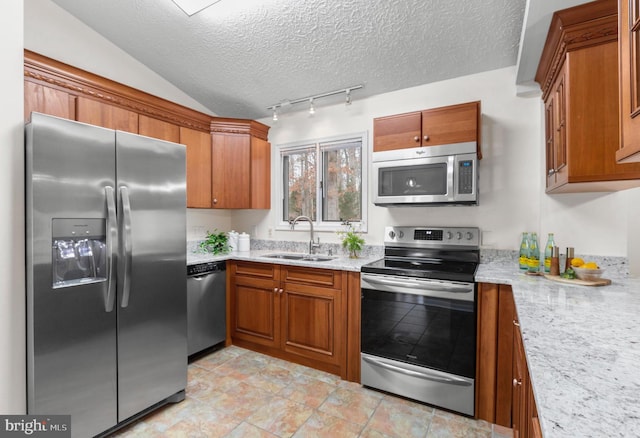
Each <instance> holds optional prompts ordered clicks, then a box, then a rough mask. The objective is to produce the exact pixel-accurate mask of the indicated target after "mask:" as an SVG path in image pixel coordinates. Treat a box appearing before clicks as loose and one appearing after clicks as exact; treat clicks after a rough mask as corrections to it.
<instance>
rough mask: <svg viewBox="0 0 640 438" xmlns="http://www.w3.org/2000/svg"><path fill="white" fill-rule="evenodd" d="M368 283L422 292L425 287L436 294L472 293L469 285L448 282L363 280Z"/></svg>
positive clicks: (387, 279) (367, 278) (370, 278)
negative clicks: (436, 292)
mask: <svg viewBox="0 0 640 438" xmlns="http://www.w3.org/2000/svg"><path fill="white" fill-rule="evenodd" d="M364 279H365V280H366V281H367V282H369V283H377V284H384V285H387V286H400V287H408V288H411V289H421V290H424V289H425V287H427V288H428V289H429V290H433V291H438V292H452V293H470V292H473V286H469V285H454V284H451V283H449V282H447V283H440V282H436V281H424V280H419V281H410V280H398V279H395V278H394V279H389V278H380V277H366V278H364Z"/></svg>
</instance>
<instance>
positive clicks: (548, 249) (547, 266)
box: [544, 233, 556, 274]
mask: <svg viewBox="0 0 640 438" xmlns="http://www.w3.org/2000/svg"><path fill="white" fill-rule="evenodd" d="M554 246H556V243H555V242H554V240H553V233H549V237H547V245H546V246H545V247H544V272H545V273H547V274H548V273H549V272H551V253H552V251H553V247H554Z"/></svg>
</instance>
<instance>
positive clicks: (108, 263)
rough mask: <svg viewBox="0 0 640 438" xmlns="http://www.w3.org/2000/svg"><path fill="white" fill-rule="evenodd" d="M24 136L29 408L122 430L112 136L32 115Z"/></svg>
mask: <svg viewBox="0 0 640 438" xmlns="http://www.w3.org/2000/svg"><path fill="white" fill-rule="evenodd" d="M25 134H26V160H25V164H26V229H27V236H26V237H27V241H26V246H27V279H26V280H27V411H28V413H29V414H44V415H53V414H64V415H68V414H70V415H71V430H72V436H74V437H88V436H93V435H96V434H98V433H100V432H102V431H104V430H106V429H108V428H110V427H112V426H114V425H115V424H116V423H117V406H116V401H117V394H116V389H117V381H116V377H117V374H116V371H117V369H116V312H115V311H114V299H115V278H114V277H113V273H114V272H113V271H114V270H113V262H114V259H113V257H112V254H113V252H114V250H115V245H117V238H116V235H115V233H116V231H117V230H116V219H115V197H114V196H113V194H114V193H115V141H114V140H115V131H111V130H107V129H102V128H98V127H94V126H90V125H85V124H81V123H77V122H73V121H69V120H65V119H59V118H56V117H51V116H45V115H43V114H37V113H33V114H32V116H31V122H30V123H29V124H28V125H27V126H26V133H25ZM109 207H111V208H109ZM110 279H113V281H110ZM109 291H111V292H112V295H109Z"/></svg>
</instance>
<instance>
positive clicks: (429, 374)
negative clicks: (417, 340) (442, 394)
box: [362, 355, 471, 386]
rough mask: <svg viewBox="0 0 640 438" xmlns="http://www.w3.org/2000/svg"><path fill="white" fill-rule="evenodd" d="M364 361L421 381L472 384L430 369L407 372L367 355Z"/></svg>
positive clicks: (363, 357) (461, 384)
mask: <svg viewBox="0 0 640 438" xmlns="http://www.w3.org/2000/svg"><path fill="white" fill-rule="evenodd" d="M362 359H363V360H364V361H366V362H369V363H370V364H372V365H375V366H379V367H381V368H386V369H388V370H391V371H395V372H397V373H401V374H405V375H407V376H411V377H417V378H419V379H425V380H432V381H434V382H440V383H446V384H448V385H457V386H471V382H469V381H468V380H465V379H459V378H456V377H453V376H451V375H449V374H447V375H446V376H444V375H442V374H441V373H439V372H437V371H430V370H428V369H425V371H422V372H418V371H412V370H407V369H405V368H402V367H399V366H396V365H392V364H390V363H387V362H385V361H383V360H381V359H374V358H371V357H368V356H365V355H363V356H362Z"/></svg>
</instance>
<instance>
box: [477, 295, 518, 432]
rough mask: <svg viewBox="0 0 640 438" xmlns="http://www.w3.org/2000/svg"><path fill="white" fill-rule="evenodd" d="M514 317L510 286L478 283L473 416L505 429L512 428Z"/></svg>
mask: <svg viewBox="0 0 640 438" xmlns="http://www.w3.org/2000/svg"><path fill="white" fill-rule="evenodd" d="M514 318H515V303H514V300H513V291H512V289H511V286H508V285H504V284H500V285H498V284H489V283H480V285H479V287H478V328H477V333H478V335H477V336H478V340H477V358H476V364H477V371H476V374H477V375H476V417H477V418H478V419H481V420H485V421H488V422H490V423H495V424H499V425H501V426H505V427H512V421H511V410H512V391H513V389H512V381H513V377H512V368H513V320H514Z"/></svg>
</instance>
